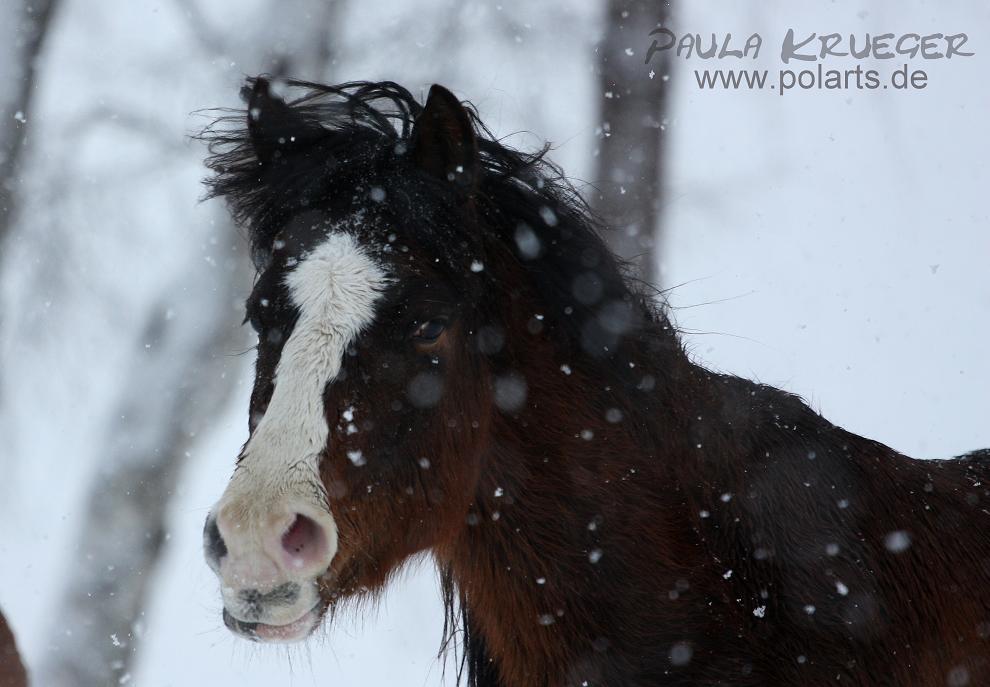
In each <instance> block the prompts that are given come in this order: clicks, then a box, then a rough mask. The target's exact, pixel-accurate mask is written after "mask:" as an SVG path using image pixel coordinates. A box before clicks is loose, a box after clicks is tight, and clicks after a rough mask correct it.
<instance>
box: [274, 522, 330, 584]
mask: <svg viewBox="0 0 990 687" xmlns="http://www.w3.org/2000/svg"><path fill="white" fill-rule="evenodd" d="M328 551H329V541H328V540H327V535H326V532H324V531H323V528H322V527H320V525H319V524H318V523H317V522H316V521H315V520H313V519H312V518H307V517H306V516H305V515H303V514H302V513H296V517H295V519H294V520H293V521H292V524H291V525H289V529H287V530H286V531H285V533H284V534H283V535H282V554H283V561H284V562H285V563H286V565H288V567H289V568H290V569H291V570H293V571H294V572H296V573H297V574H305V573H307V572H311V573H312V574H314V575H316V574H320V573H322V572H323V571H324V570H326V568H327V565H328V563H329V562H328V561H327V553H328Z"/></svg>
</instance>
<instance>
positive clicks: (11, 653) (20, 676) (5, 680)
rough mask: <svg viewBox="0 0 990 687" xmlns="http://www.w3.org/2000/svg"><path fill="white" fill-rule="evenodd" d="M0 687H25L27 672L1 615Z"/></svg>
mask: <svg viewBox="0 0 990 687" xmlns="http://www.w3.org/2000/svg"><path fill="white" fill-rule="evenodd" d="M0 687H27V671H25V670H24V664H23V663H21V655H20V654H19V653H18V652H17V642H16V641H15V640H14V633H13V631H12V630H11V629H10V626H9V625H8V624H7V619H6V618H4V617H3V613H0Z"/></svg>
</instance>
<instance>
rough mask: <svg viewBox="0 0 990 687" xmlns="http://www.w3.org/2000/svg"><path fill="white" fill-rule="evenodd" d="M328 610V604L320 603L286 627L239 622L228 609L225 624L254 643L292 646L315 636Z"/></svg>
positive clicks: (225, 612)
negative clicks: (314, 633)
mask: <svg viewBox="0 0 990 687" xmlns="http://www.w3.org/2000/svg"><path fill="white" fill-rule="evenodd" d="M326 609H327V604H326V603H325V602H323V601H320V602H319V603H318V604H316V605H315V606H314V607H313V608H311V609H310V610H309V611H307V612H306V613H304V614H303V615H302V616H301V617H299V618H297V619H296V620H293V621H292V622H290V623H286V624H285V625H268V624H266V623H252V622H247V621H244V620H238V619H237V618H235V617H234V616H232V615H231V614H230V613H229V612H228V611H227V609H226V608H225V609H223V624H224V625H226V626H227V629H229V630H230V631H231V632H233V633H234V634H236V635H239V636H241V637H244V638H245V639H250V640H251V641H252V642H264V643H266V644H291V643H293V642H301V641H302V640H304V639H306V638H307V637H309V636H310V635H311V634H313V631H314V630H315V629H316V628H317V627H319V625H320V620H321V619H322V618H323V613H324V612H325V611H326Z"/></svg>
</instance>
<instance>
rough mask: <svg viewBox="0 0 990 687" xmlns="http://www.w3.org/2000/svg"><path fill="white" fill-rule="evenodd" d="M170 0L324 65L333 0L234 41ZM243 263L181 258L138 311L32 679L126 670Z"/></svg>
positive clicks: (274, 19)
mask: <svg viewBox="0 0 990 687" xmlns="http://www.w3.org/2000/svg"><path fill="white" fill-rule="evenodd" d="M178 1H179V2H180V3H181V6H182V7H183V8H184V9H185V14H186V17H187V19H188V20H189V22H190V29H191V33H192V35H193V36H194V38H195V40H197V41H198V42H199V44H200V46H199V47H200V48H201V49H202V50H203V51H204V52H205V53H206V54H212V55H214V56H220V55H223V54H225V53H230V52H232V53H233V54H242V55H244V59H243V60H237V64H244V65H252V64H253V65H257V69H258V70H259V71H264V72H269V73H272V74H275V75H279V76H281V75H285V76H290V75H291V76H298V77H300V78H306V79H317V80H318V79H324V78H327V77H328V75H329V73H330V63H331V62H332V57H333V56H332V53H331V45H332V43H331V33H332V31H333V30H334V29H335V28H336V26H337V21H336V18H337V17H336V12H337V11H338V9H339V8H340V6H341V1H340V0H338V1H336V2H334V1H327V0H299V1H298V2H294V3H291V4H282V3H280V2H274V1H272V2H271V3H270V5H268V6H267V7H266V8H265V10H264V11H262V12H261V16H260V20H259V27H260V28H259V31H258V32H257V35H256V36H254V37H253V38H254V40H247V41H243V42H237V43H234V44H232V43H233V42H232V41H230V40H228V38H229V37H227V36H224V35H223V34H220V33H217V32H216V31H215V30H214V29H211V28H210V27H209V26H208V25H207V22H206V18H205V16H204V15H203V14H202V13H201V12H200V11H199V7H198V6H197V5H196V4H195V0H178ZM259 54H260V55H261V56H262V57H261V59H260V60H259V59H258V55H259ZM204 105H206V106H209V105H211V103H204ZM188 201H189V203H193V202H195V199H194V198H190V199H188ZM218 226H219V227H222V229H221V230H220V235H219V236H217V237H216V238H217V245H219V246H236V247H238V248H240V247H241V243H242V241H241V238H240V237H239V236H238V235H237V232H236V231H235V229H234V227H233V226H231V224H230V222H229V221H228V220H227V218H226V217H224V218H223V219H221V220H219V221H218ZM244 248H246V247H244ZM221 263H222V261H221ZM248 264H249V262H248V260H247V259H246V250H237V251H235V252H234V253H232V254H230V255H228V256H227V262H226V263H225V264H223V263H222V264H220V265H219V267H220V268H221V269H212V270H211V269H206V268H204V266H203V264H202V263H196V264H193V265H190V266H189V271H188V272H187V273H186V274H181V275H178V278H177V279H176V281H175V283H174V288H172V289H169V290H168V291H167V292H166V293H164V294H162V297H161V298H162V301H161V303H160V305H159V307H158V308H156V309H155V310H154V311H153V312H151V313H150V314H149V316H148V319H147V324H146V336H145V337H144V338H143V340H142V341H141V342H140V344H139V345H140V348H139V349H138V350H137V351H136V353H135V357H134V358H133V360H131V361H130V363H129V364H127V372H126V374H125V375H123V379H125V380H127V381H126V384H125V386H124V387H123V388H122V389H121V390H120V395H119V401H118V404H117V407H118V412H117V413H115V416H114V417H115V420H114V421H113V424H112V426H110V427H108V428H107V433H106V437H107V439H106V443H105V445H104V447H103V450H102V451H101V454H100V455H101V456H102V458H101V459H100V460H101V464H102V469H99V470H98V471H97V474H96V476H95V479H94V482H93V486H92V489H91V491H90V492H89V497H88V506H87V510H86V513H85V515H84V518H83V521H82V522H81V523H80V531H79V535H78V538H77V541H78V556H77V560H76V561H75V562H74V563H75V567H74V568H73V570H72V574H71V576H70V577H69V581H68V586H67V589H66V592H65V596H64V598H63V601H62V603H61V605H60V607H59V609H58V612H57V613H56V618H57V620H56V622H55V623H54V627H53V630H52V633H51V635H50V636H51V637H53V638H54V639H53V640H52V641H51V643H50V645H49V648H48V654H47V656H46V660H45V661H44V663H43V665H42V666H41V669H40V670H39V674H40V678H41V682H40V683H39V684H44V685H45V686H46V687H49V686H51V687H56V686H57V687H91V686H93V685H109V684H124V683H126V682H128V681H129V679H130V671H131V669H132V666H133V664H134V662H135V656H136V653H137V651H138V649H139V645H140V639H141V633H142V629H143V621H142V616H143V609H144V607H145V605H146V602H147V599H148V598H149V596H150V594H149V592H150V586H151V584H152V582H153V580H152V578H153V576H154V572H155V569H156V566H157V564H158V561H159V559H160V557H161V552H162V547H163V543H164V541H165V537H166V519H167V514H168V513H167V510H168V504H169V501H170V499H171V497H172V495H173V493H174V490H175V487H176V484H177V481H178V477H179V472H180V470H181V468H182V466H183V464H184V457H185V456H186V455H188V452H189V450H190V449H191V448H192V446H193V445H194V443H195V442H196V440H197V438H198V436H199V435H200V434H201V433H202V432H203V431H204V430H206V429H208V428H209V427H210V424H211V422H212V421H213V419H214V418H215V417H216V415H217V414H218V411H219V410H220V409H221V407H222V406H223V404H224V401H225V400H226V399H227V398H228V397H229V394H230V392H231V390H232V388H233V383H234V381H235V380H236V375H237V373H238V372H239V370H240V369H241V367H242V366H241V363H240V360H239V359H237V358H234V357H232V356H231V355H230V353H231V352H232V351H235V350H237V349H238V348H241V349H243V348H244V347H245V346H244V345H241V344H246V341H245V340H244V339H242V336H243V330H242V329H240V327H238V326H237V325H239V324H240V318H241V317H242V312H241V311H240V309H235V308H234V307H233V306H234V304H235V303H236V302H237V295H238V293H239V292H241V291H242V290H243V289H244V288H245V287H247V285H249V284H250V270H249V268H248ZM241 295H243V294H241ZM173 303H174V305H173ZM234 458H235V456H231V464H232V465H233V462H234ZM204 517H205V514H204ZM204 565H205V563H204ZM217 622H218V623H219V622H220V618H219V617H218V618H217ZM67 629H68V630H69V631H70V632H71V634H67V633H66V630H67Z"/></svg>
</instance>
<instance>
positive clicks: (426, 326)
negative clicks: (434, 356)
mask: <svg viewBox="0 0 990 687" xmlns="http://www.w3.org/2000/svg"><path fill="white" fill-rule="evenodd" d="M446 329H447V320H446V319H444V318H442V317H437V318H434V319H432V320H427V321H426V322H423V323H421V324H419V325H418V326H417V327H416V329H414V330H413V333H412V338H413V340H414V341H416V342H417V343H433V342H434V341H436V340H437V339H439V338H440V335H441V334H443V333H444V330H446Z"/></svg>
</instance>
